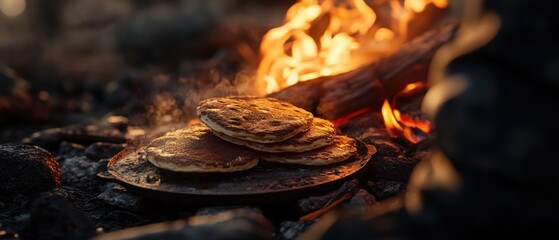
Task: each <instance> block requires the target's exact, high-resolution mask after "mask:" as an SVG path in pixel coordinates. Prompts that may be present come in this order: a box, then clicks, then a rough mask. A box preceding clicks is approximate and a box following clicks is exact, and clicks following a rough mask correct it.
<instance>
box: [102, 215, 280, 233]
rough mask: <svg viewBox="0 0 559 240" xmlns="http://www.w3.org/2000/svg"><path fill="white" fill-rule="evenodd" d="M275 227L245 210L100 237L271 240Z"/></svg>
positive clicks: (266, 220) (261, 217) (158, 224)
mask: <svg viewBox="0 0 559 240" xmlns="http://www.w3.org/2000/svg"><path fill="white" fill-rule="evenodd" d="M271 238H272V225H271V223H270V221H269V220H268V219H267V218H266V217H264V216H263V215H262V214H259V213H256V212H254V211H248V210H244V209H237V210H229V211H224V212H220V213H217V214H210V215H199V216H194V217H191V218H190V219H188V221H184V220H178V221H175V222H163V223H157V224H151V225H147V226H143V227H139V228H132V229H125V230H121V231H116V232H112V233H108V234H104V235H101V236H99V237H98V238H96V239H97V240H106V239H143V240H149V239H230V240H234V239H271Z"/></svg>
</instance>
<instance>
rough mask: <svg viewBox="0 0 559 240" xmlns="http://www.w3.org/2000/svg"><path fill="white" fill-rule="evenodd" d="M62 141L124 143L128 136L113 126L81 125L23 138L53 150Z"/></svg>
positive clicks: (40, 132)
mask: <svg viewBox="0 0 559 240" xmlns="http://www.w3.org/2000/svg"><path fill="white" fill-rule="evenodd" d="M62 141H68V142H73V143H79V144H84V145H88V144H92V143H95V142H107V143H124V142H126V138H125V137H124V134H123V133H122V132H120V131H118V130H117V129H115V128H112V127H107V126H97V125H79V126H71V127H66V128H50V129H46V130H42V131H39V132H35V133H33V134H32V135H31V136H29V137H27V138H25V139H23V142H24V143H29V144H34V145H37V146H40V147H43V148H45V149H52V150H56V149H58V148H59V147H60V143H61V142H62Z"/></svg>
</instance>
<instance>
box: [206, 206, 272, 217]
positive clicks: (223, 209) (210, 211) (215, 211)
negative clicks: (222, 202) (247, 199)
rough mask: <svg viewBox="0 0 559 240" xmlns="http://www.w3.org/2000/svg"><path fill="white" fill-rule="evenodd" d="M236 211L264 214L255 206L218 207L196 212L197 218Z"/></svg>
mask: <svg viewBox="0 0 559 240" xmlns="http://www.w3.org/2000/svg"><path fill="white" fill-rule="evenodd" d="M236 209H243V210H246V211H252V212H255V213H259V214H262V211H261V210H260V209H259V208H258V207H254V206H216V207H204V208H200V209H198V211H196V215H197V216H202V215H215V214H218V213H221V212H226V211H230V210H236Z"/></svg>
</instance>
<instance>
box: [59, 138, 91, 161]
mask: <svg viewBox="0 0 559 240" xmlns="http://www.w3.org/2000/svg"><path fill="white" fill-rule="evenodd" d="M84 151H85V147H84V146H83V145H81V144H77V143H71V142H66V141H62V142H61V143H60V148H59V149H58V155H57V156H56V158H57V159H58V160H63V159H66V158H69V157H75V156H81V155H83V154H84Z"/></svg>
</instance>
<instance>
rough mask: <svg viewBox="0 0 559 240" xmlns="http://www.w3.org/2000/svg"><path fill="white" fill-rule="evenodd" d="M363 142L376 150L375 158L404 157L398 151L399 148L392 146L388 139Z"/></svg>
mask: <svg viewBox="0 0 559 240" xmlns="http://www.w3.org/2000/svg"><path fill="white" fill-rule="evenodd" d="M364 142H365V143H368V144H372V145H373V146H375V147H376V148H377V152H376V153H375V157H401V156H403V155H404V154H403V153H402V151H401V150H400V147H399V146H398V145H396V144H394V143H393V142H392V141H390V140H389V139H386V140H370V139H365V140H364Z"/></svg>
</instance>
